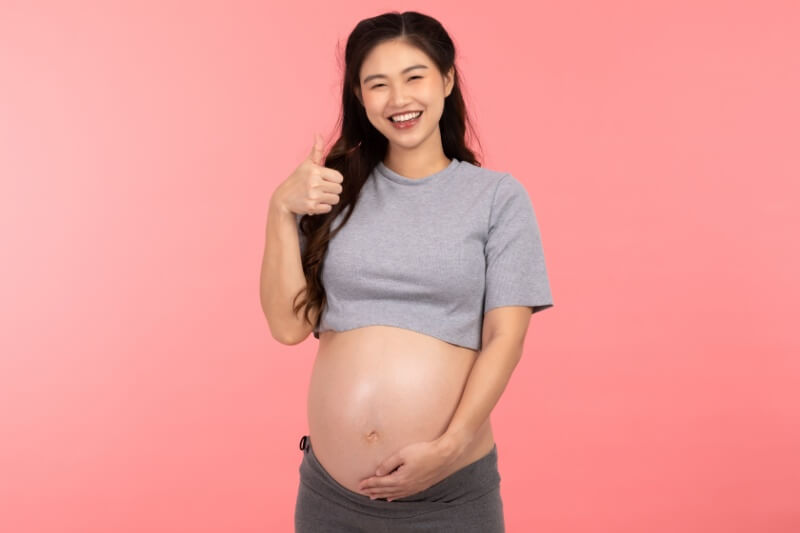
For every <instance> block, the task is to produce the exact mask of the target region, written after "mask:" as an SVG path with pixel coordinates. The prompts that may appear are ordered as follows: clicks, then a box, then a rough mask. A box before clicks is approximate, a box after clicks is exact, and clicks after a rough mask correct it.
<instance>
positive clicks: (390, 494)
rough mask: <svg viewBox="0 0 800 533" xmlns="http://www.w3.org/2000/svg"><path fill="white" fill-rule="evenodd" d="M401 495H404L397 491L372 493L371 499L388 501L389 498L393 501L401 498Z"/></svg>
mask: <svg viewBox="0 0 800 533" xmlns="http://www.w3.org/2000/svg"><path fill="white" fill-rule="evenodd" d="M401 494H402V493H401V492H400V491H397V490H393V491H383V492H372V493H370V498H372V499H373V500H377V499H379V498H385V499H387V500H388V499H389V498H391V499H395V498H400V497H401V496H400V495H401Z"/></svg>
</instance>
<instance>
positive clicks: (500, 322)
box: [481, 305, 531, 347]
mask: <svg viewBox="0 0 800 533" xmlns="http://www.w3.org/2000/svg"><path fill="white" fill-rule="evenodd" d="M530 319H531V308H530V307H528V306H518V305H510V306H503V307H495V308H494V309H492V310H491V311H489V312H487V313H486V314H485V315H483V331H482V333H481V347H485V346H487V345H488V344H489V341H491V340H492V339H493V338H495V337H506V338H509V339H514V340H515V341H516V342H518V343H519V344H522V343H524V341H525V335H526V334H527V333H528V325H529V324H530Z"/></svg>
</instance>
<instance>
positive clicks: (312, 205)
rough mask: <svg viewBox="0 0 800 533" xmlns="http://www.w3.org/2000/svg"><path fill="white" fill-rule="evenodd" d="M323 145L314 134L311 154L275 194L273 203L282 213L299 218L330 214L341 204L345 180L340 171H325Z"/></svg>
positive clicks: (317, 135) (320, 139) (320, 138)
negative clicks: (307, 215)
mask: <svg viewBox="0 0 800 533" xmlns="http://www.w3.org/2000/svg"><path fill="white" fill-rule="evenodd" d="M323 148H324V145H323V142H322V137H321V136H320V135H319V133H314V146H313V147H312V148H311V153H310V154H309V155H308V157H306V158H305V159H304V160H303V161H302V162H301V163H300V165H299V166H298V167H297V168H296V169H295V170H294V172H292V174H291V175H290V176H289V177H288V178H286V180H285V181H284V182H283V183H281V184H280V185H279V186H278V188H277V189H275V192H274V193H273V197H272V199H273V201H275V202H277V203H278V205H279V206H280V207H281V208H282V209H286V210H288V211H290V212H292V213H295V214H298V215H305V214H309V215H317V214H323V213H328V212H330V211H331V209H333V207H332V206H333V205H334V204H338V203H339V194H341V192H342V185H341V183H342V182H343V181H344V176H342V173H341V172H339V171H338V170H334V169H332V168H327V167H324V166H323V165H322V164H323V158H324V154H323Z"/></svg>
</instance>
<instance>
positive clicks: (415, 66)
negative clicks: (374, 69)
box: [361, 65, 428, 83]
mask: <svg viewBox="0 0 800 533" xmlns="http://www.w3.org/2000/svg"><path fill="white" fill-rule="evenodd" d="M415 68H428V67H427V66H426V65H412V66H410V67H406V68H404V69H403V71H402V72H401V74H405V73H406V72H408V71H410V70H414V69H415ZM387 77H388V76H386V74H370V75H369V76H367V77H366V78H364V81H362V82H361V83H367V82H368V81H369V80H371V79H373V78H387Z"/></svg>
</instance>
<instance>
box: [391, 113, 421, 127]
mask: <svg viewBox="0 0 800 533" xmlns="http://www.w3.org/2000/svg"><path fill="white" fill-rule="evenodd" d="M416 113H418V114H417V116H416V117H414V118H410V119H408V120H404V121H400V122H398V121H396V120H392V117H389V118H388V119H387V120H388V121H389V122H391V123H392V124H402V123H403V122H410V121H412V120H417V119H419V118H420V117H422V113H424V111H416ZM403 114H405V113H403Z"/></svg>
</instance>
